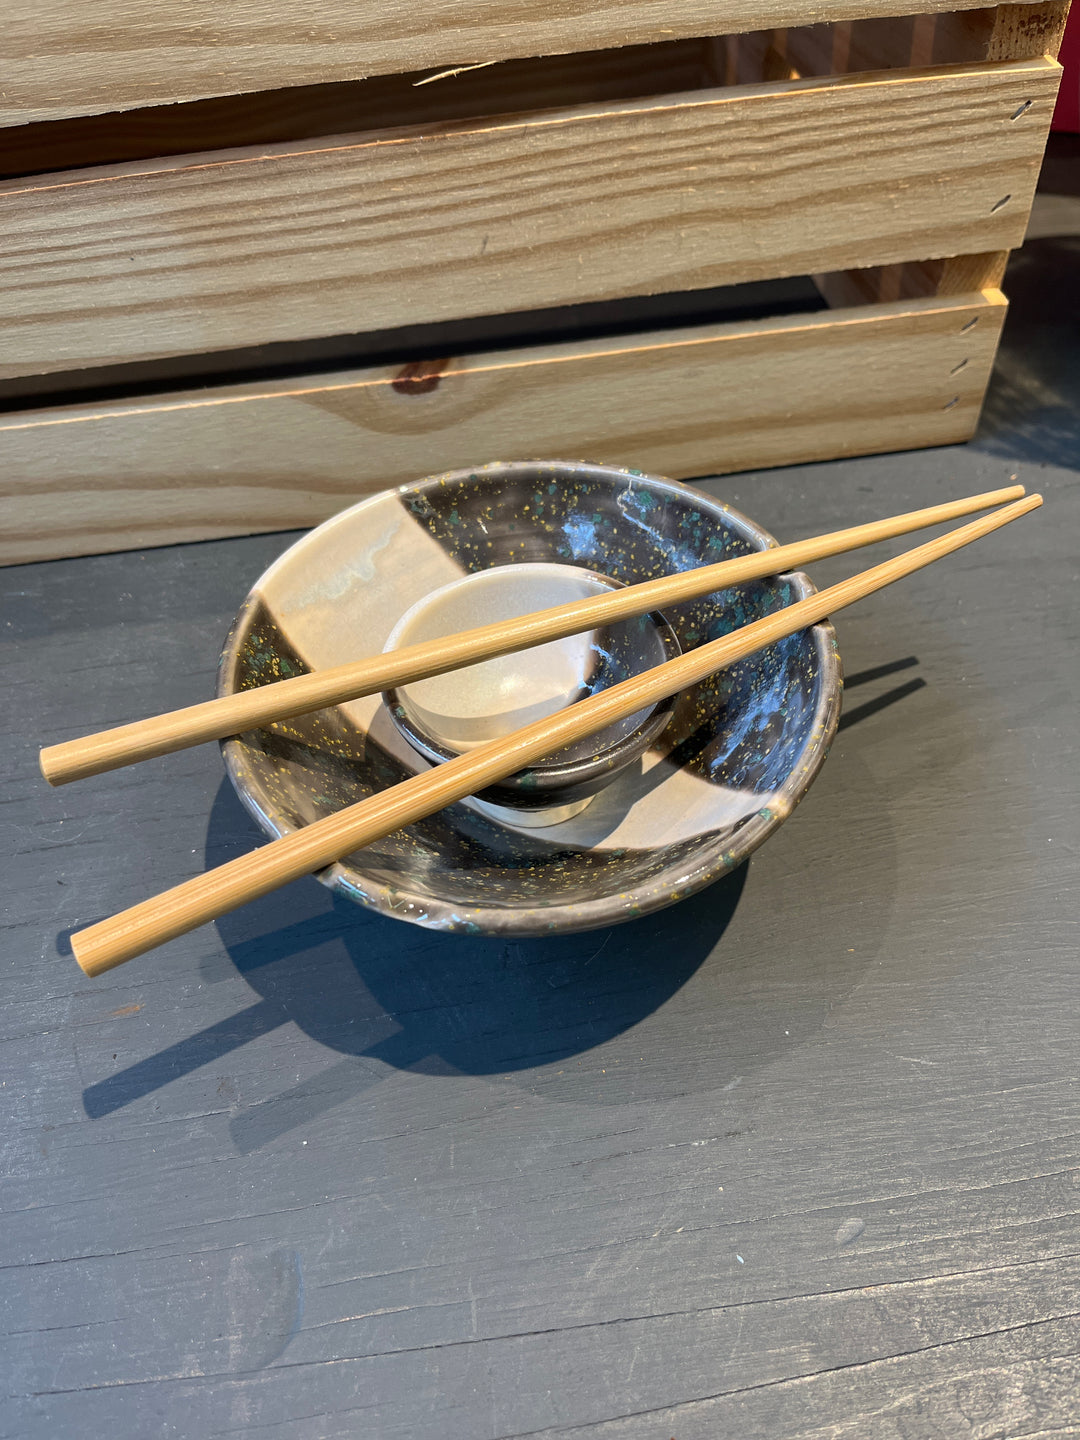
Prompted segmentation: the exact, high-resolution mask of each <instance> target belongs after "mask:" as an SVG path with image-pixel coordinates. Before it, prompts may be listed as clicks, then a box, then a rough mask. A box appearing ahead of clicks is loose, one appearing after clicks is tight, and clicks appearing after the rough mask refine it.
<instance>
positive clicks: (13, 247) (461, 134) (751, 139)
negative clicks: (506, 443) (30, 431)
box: [0, 59, 1060, 376]
mask: <svg viewBox="0 0 1080 1440" xmlns="http://www.w3.org/2000/svg"><path fill="white" fill-rule="evenodd" d="M1059 75H1060V68H1059V67H1058V65H1057V64H1056V62H1054V61H1051V60H1048V59H1042V60H1033V61H1024V62H1010V63H1003V64H995V65H987V66H967V67H958V68H956V69H955V70H949V69H940V70H929V71H925V72H919V73H915V72H894V73H891V74H889V73H886V74H882V75H877V76H868V77H861V78H859V79H856V80H847V81H845V80H840V81H834V82H830V81H797V82H794V83H791V84H780V85H771V86H764V85H763V86H748V87H743V88H739V89H737V90H734V91H725V90H714V91H709V92H703V93H700V94H692V95H689V96H679V97H669V98H667V99H658V100H655V101H652V102H632V101H628V102H625V103H622V104H616V105H611V106H607V107H597V108H596V109H589V108H588V107H584V108H582V109H570V110H566V111H557V112H554V113H552V112H544V113H543V114H542V115H532V116H524V117H513V118H510V119H506V120H504V121H502V122H490V123H485V124H483V125H481V126H472V125H470V124H468V123H467V122H466V123H462V124H454V125H447V126H445V127H441V128H436V129H434V130H431V131H424V132H423V133H422V134H421V135H419V136H418V135H417V134H416V133H413V132H410V131H407V130H405V131H400V132H391V133H390V134H386V133H380V134H378V135H371V136H368V137H362V136H358V137H347V138H343V139H341V140H340V141H333V142H331V141H325V142H310V143H307V144H304V145H299V146H297V147H294V148H291V149H289V148H285V147H280V148H273V147H272V148H271V149H269V150H267V151H266V152H254V151H240V152H227V153H224V154H221V155H218V156H202V157H189V158H188V159H186V160H173V161H166V162H163V163H161V164H160V165H158V166H153V165H150V166H145V167H139V166H117V167H111V168H108V169H106V170H104V171H103V172H100V173H95V172H92V171H78V172H75V173H74V174H72V175H70V176H69V177H66V178H65V177H57V178H50V179H49V180H48V181H47V182H43V183H30V184H27V183H25V182H13V184H12V185H10V186H8V187H5V188H4V189H3V190H2V191H0V220H2V223H3V225H4V227H5V232H6V235H7V245H6V248H5V251H4V253H3V256H2V257H0V319H2V322H3V334H4V336H5V340H6V353H5V355H4V357H3V362H2V364H0V375H4V376H15V375H20V374H36V373H45V372H49V371H56V370H62V369H72V368H77V367H79V366H90V365H100V364H108V363H111V362H120V361H132V360H138V359H147V358H151V357H162V356H169V355H176V354H182V353H190V352H200V351H212V350H214V349H223V348H227V347H230V346H240V345H248V344H257V343H260V342H266V341H272V340H276V339H297V338H301V337H312V336H320V335H330V334H341V333H347V332H350V331H360V330H363V331H369V330H377V329H381V328H385V327H392V326H395V325H400V324H405V323H419V322H426V321H436V320H443V319H451V318H460V317H463V316H467V315H484V314H492V313H496V312H499V311H505V310H516V309H523V308H532V307H543V306H552V305H558V304H563V303H574V302H580V301H588V300H598V299H604V298H610V297H618V296H623V295H630V294H650V293H657V292H660V291H671V290H684V289H695V288H699V287H703V286H708V285H719V284H728V283H736V282H739V281H744V280H752V279H764V278H773V277H777V276H786V275H799V274H806V273H813V272H817V271H831V270H839V269H844V268H846V267H848V266H851V265H875V264H888V263H891V262H894V261H900V260H909V259H912V258H918V259H927V258H933V257H935V256H941V255H952V254H961V253H971V252H977V251H987V250H1001V249H1008V248H1010V247H1011V246H1012V245H1014V244H1017V243H1019V242H1020V240H1021V239H1022V237H1023V233H1024V228H1025V226H1026V223H1027V215H1028V211H1029V209H1030V204H1031V197H1032V192H1033V189H1034V185H1035V180H1036V177H1037V173H1038V168H1039V162H1040V158H1041V155H1042V147H1043V142H1044V140H1045V135H1046V131H1047V127H1048V125H1049V120H1050V112H1051V108H1052V103H1053V97H1054V95H1055V94H1056V90H1057V82H1058V78H1059ZM1029 102H1030V103H1029Z"/></svg>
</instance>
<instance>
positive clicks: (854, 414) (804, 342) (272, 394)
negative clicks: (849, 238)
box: [0, 291, 1005, 561]
mask: <svg viewBox="0 0 1080 1440" xmlns="http://www.w3.org/2000/svg"><path fill="white" fill-rule="evenodd" d="M1004 314H1005V301H1004V297H1003V296H1002V295H1001V294H1000V293H999V292H997V291H988V292H986V294H975V295H967V296H962V297H956V298H953V299H948V300H939V299H926V300H916V301H910V302H905V303H901V304H894V305H881V306H876V307H864V308H862V309H859V308H853V309H850V310H844V311H834V312H824V313H821V314H814V315H809V316H800V317H795V318H783V319H774V320H766V321H759V322H756V323H750V324H743V325H734V324H728V325H714V326H711V327H700V328H695V329H691V330H679V331H671V332H668V333H666V334H658V335H648V336H643V337H640V338H636V337H628V338H624V339H620V340H616V341H606V342H603V343H597V342H593V343H592V344H580V343H579V344H565V345H558V346H548V347H543V348H540V347H533V348H530V349H527V350H522V351H518V352H509V353H496V354H488V355H476V356H471V357H464V358H456V359H449V358H448V359H447V360H446V361H444V362H423V363H420V364H413V365H406V366H404V367H400V366H399V367H394V368H382V369H368V370H361V371H353V372H348V373H343V374H338V375H333V376H319V377H317V378H314V379H312V380H310V381H309V382H307V383H304V382H298V381H289V382H278V383H277V384H274V385H271V386H263V387H255V386H231V387H223V388H222V389H221V390H219V391H216V392H214V391H210V392H207V391H197V392H190V393H188V394H185V395H175V396H171V397H168V396H166V397H161V398H158V399H155V400H145V401H139V402H135V403H127V404H124V403H120V402H116V403H113V404H111V405H107V406H99V407H92V406H71V407H67V408H65V409H63V410H46V411H36V412H33V413H31V414H24V415H18V416H12V417H10V418H9V419H8V420H7V421H6V422H5V423H3V424H2V425H0V500H2V501H3V504H4V510H5V525H4V535H3V540H2V542H0V544H2V549H0V559H2V560H4V561H19V560H32V559H41V558H47V557H50V556H57V555H65V554H86V553H93V552H96V551H104V550H115V549H123V548H126V547H130V546H146V545H163V544H168V543H171V542H174V541H179V540H195V539H205V538H207V537H211V536H221V535H238V534H249V533H252V532H255V531H259V530H282V529H286V528H289V527H292V526H298V525H311V524H314V523H316V522H318V521H320V520H323V519H325V518H326V517H327V516H328V515H330V514H333V513H334V512H335V511H336V510H339V509H341V508H343V507H344V506H345V505H347V504H349V503H350V502H351V501H352V500H354V499H356V498H358V497H359V496H360V495H362V494H364V493H367V492H370V491H373V490H378V489H383V488H385V487H387V486H390V485H396V484H401V483H404V482H406V481H409V480H413V479H416V478H418V477H419V476H421V475H424V474H430V473H433V472H438V471H440V470H445V469H449V468H451V467H453V466H458V465H474V464H480V463H482V462H483V461H485V460H492V459H496V458H498V459H516V458H528V457H534V456H537V455H545V456H553V455H560V456H571V457H573V458H579V457H581V458H588V459H591V460H598V461H604V462H609V463H614V464H621V465H628V466H633V467H636V468H640V469H644V470H649V471H655V472H660V473H663V474H666V475H670V476H674V477H676V478H686V477H688V476H692V475H701V474H707V473H720V472H725V471H733V470H741V469H748V468H750V467H755V468H760V467H763V466H770V465H783V464H791V463H794V462H797V461H803V460H813V459H821V458H826V457H833V456H837V455H854V454H860V453H868V452H871V451H876V450H892V449H903V448H907V447H911V446H926V445H942V444H948V443H951V442H954V441H959V440H963V439H966V438H967V437H968V436H969V435H970V434H971V432H972V430H973V429H974V426H975V422H976V420H977V417H978V413H979V408H980V406H981V404H982V397H983V391H984V388H985V385H986V381H987V378H988V376H989V372H990V367H991V365H992V363H993V357H994V353H995V348H996V345H997V340H998V335H999V332H1000V329H1001V323H1002V320H1003V318H1004Z"/></svg>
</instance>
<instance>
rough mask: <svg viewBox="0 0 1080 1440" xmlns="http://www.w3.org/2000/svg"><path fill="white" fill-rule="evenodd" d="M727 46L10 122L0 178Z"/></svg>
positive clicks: (590, 86)
mask: <svg viewBox="0 0 1080 1440" xmlns="http://www.w3.org/2000/svg"><path fill="white" fill-rule="evenodd" d="M973 13H975V14H978V13H981V12H978V11H976V12H973ZM726 43H727V42H725V41H724V40H723V39H718V40H702V39H699V40H674V41H670V42H669V43H667V44H663V45H637V46H630V47H627V48H626V49H621V50H592V51H586V52H584V53H579V54H574V55H552V56H547V57H544V58H542V59H526V60H508V61H505V62H503V63H502V64H498V65H486V66H482V67H481V68H479V69H477V70H467V71H465V72H464V73H463V74H460V75H454V76H451V77H447V78H446V79H444V80H442V81H440V82H438V83H435V82H431V83H424V81H425V74H426V73H428V72H413V73H411V74H405V75H379V76H375V77H374V78H372V79H370V80H355V81H341V82H339V83H337V84H323V85H304V86H296V87H293V88H291V89H288V90H272V91H263V92H259V93H256V94H245V95H227V96H221V97H218V98H216V99H212V100H193V101H190V102H189V103H187V104H182V105H157V106H153V107H150V108H148V109H142V110H124V111H120V112H114V113H111V114H106V115H94V116H81V117H78V118H76V119H71V120H57V121H53V122H52V123H49V124H36V125H22V126H16V127H14V128H11V129H8V130H5V131H2V132H0V175H3V176H4V177H5V178H6V177H8V176H16V175H33V174H39V173H42V172H44V171H48V170H67V169H74V168H75V167H76V166H81V165H106V164H109V165H111V164H118V163H120V162H122V161H124V160H147V159H157V158H160V157H161V156H163V155H184V154H187V153H188V152H190V151H195V150H221V149H224V148H225V147H227V146H239V145H273V144H278V143H285V142H288V143H293V142H295V141H297V140H305V139H311V138H313V137H315V136H318V135H340V134H343V133H346V132H353V133H355V132H359V131H363V130H376V129H383V130H385V129H387V128H388V127H390V126H395V125H431V124H443V123H445V122H446V121H448V120H471V119H475V118H476V117H477V116H480V115H505V114H506V113H507V112H508V111H523V110H541V109H544V108H546V107H549V106H560V105H583V104H588V105H594V104H600V103H603V102H605V101H612V100H629V99H632V98H634V97H637V96H642V95H663V94H673V93H675V92H677V91H681V90H694V89H698V88H701V87H702V86H706V85H714V84H717V83H723V77H722V76H721V75H720V74H719V73H718V71H717V68H716V58H715V57H716V52H717V51H718V50H719V51H720V52H721V53H722V52H723V50H724V48H725V45H726ZM965 58H978V59H984V58H985V57H984V56H983V55H979V56H977V57H974V56H972V57H965ZM996 58H1002V59H1004V58H1009V57H1004V56H1002V57H996ZM762 78H763V77H762V76H761V74H760V73H757V74H754V75H749V76H747V82H748V83H749V82H751V81H757V80H761V79H762Z"/></svg>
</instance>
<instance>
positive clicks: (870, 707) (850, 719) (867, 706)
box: [836, 655, 926, 731]
mask: <svg viewBox="0 0 1080 1440" xmlns="http://www.w3.org/2000/svg"><path fill="white" fill-rule="evenodd" d="M918 663H919V659H918V656H916V655H905V657H904V658H903V659H902V660H890V661H888V662H886V663H885V664H884V665H873V666H871V667H870V669H868V670H859V671H857V672H856V673H855V674H854V675H848V676H846V677H845V679H844V692H845V694H846V693H847V692H848V691H849V690H855V689H857V688H858V687H859V686H860V685H869V684H871V683H872V682H873V681H874V680H884V679H885V678H886V677H887V676H889V675H895V674H897V673H898V672H899V671H901V670H910V669H911V668H912V666H914V665H918ZM925 688H926V681H925V680H924V679H922V677H921V676H915V677H914V678H913V679H911V680H907V681H905V683H904V684H903V685H896V686H894V687H893V689H891V690H886V691H885V693H884V694H883V695H877V696H875V697H874V699H873V700H865V701H864V702H863V703H862V704H861V705H856V706H854V708H852V709H847V708H846V707H845V709H844V711H843V714H842V715H841V716H840V723H839V725H838V726H837V727H836V728H837V731H841V730H849V729H850V728H851V726H852V725H858V724H859V722H860V721H862V720H869V719H870V717H871V716H872V715H877V714H880V712H881V711H882V710H887V709H888V708H889V706H890V705H895V704H897V703H898V702H899V701H900V700H906V699H907V697H908V696H909V695H914V694H915V693H916V691H918V690H923V689H925Z"/></svg>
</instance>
